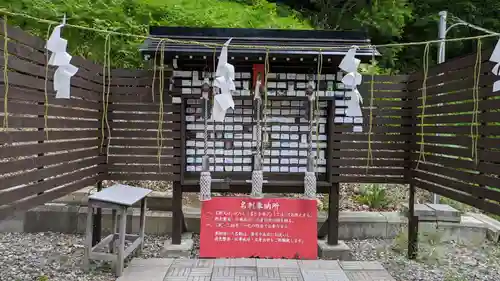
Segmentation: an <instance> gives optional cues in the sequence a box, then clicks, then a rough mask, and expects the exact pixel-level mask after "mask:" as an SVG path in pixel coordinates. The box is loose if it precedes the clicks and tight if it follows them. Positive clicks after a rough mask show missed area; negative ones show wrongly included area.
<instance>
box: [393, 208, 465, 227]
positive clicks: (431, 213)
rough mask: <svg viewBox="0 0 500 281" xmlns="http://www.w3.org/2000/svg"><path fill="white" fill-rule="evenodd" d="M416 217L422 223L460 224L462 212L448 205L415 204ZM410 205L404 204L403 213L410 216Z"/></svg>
mask: <svg viewBox="0 0 500 281" xmlns="http://www.w3.org/2000/svg"><path fill="white" fill-rule="evenodd" d="M414 208H415V215H416V216H417V217H418V219H419V220H420V221H431V222H432V221H444V222H457V223H458V222H460V211H458V210H457V209H455V208H453V207H451V206H449V205H446V204H415V207H414ZM408 212H409V208H408V204H403V210H402V213H403V214H404V215H405V216H408Z"/></svg>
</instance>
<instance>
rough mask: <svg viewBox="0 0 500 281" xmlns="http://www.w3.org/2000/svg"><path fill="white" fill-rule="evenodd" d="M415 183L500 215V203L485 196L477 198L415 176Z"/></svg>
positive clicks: (420, 186)
mask: <svg viewBox="0 0 500 281" xmlns="http://www.w3.org/2000/svg"><path fill="white" fill-rule="evenodd" d="M413 183H414V184H415V185H416V186H417V187H419V188H423V189H425V190H428V191H430V192H433V193H437V194H440V195H442V196H445V197H448V198H453V199H455V200H457V201H460V202H463V203H465V204H469V205H471V206H474V207H476V208H479V209H481V210H484V211H486V212H489V213H492V214H496V215H500V205H499V204H497V203H493V202H490V201H487V200H484V199H483V198H477V197H474V196H471V195H468V194H466V193H462V192H458V191H456V190H453V189H451V188H446V187H444V186H438V185H434V184H432V183H428V182H423V181H421V180H420V179H418V178H415V179H414V180H413Z"/></svg>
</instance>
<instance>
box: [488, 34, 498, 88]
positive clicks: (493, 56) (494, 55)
mask: <svg viewBox="0 0 500 281" xmlns="http://www.w3.org/2000/svg"><path fill="white" fill-rule="evenodd" d="M490 61H492V62H496V63H497V64H496V65H495V66H494V67H493V69H492V72H493V74H495V75H497V76H500V40H498V42H497V45H496V46H495V49H494V50H493V53H492V54H491V57H490ZM499 78H500V77H499ZM498 91H500V80H498V81H496V82H495V83H493V92H498Z"/></svg>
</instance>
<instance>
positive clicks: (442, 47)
mask: <svg viewBox="0 0 500 281" xmlns="http://www.w3.org/2000/svg"><path fill="white" fill-rule="evenodd" d="M447 16H448V12H446V11H441V12H439V29H438V37H439V40H443V41H441V42H440V43H439V51H438V57H437V62H438V64H441V63H443V62H444V61H445V59H446V41H444V40H445V39H446V18H447ZM432 197H433V199H432V202H433V203H434V204H439V201H440V198H439V194H435V193H434V194H433V196H432Z"/></svg>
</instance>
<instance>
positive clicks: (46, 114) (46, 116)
mask: <svg viewBox="0 0 500 281" xmlns="http://www.w3.org/2000/svg"><path fill="white" fill-rule="evenodd" d="M51 28H52V24H49V27H48V28H47V35H46V36H45V41H49V37H50V29H51ZM48 82H49V50H48V49H47V48H45V81H44V95H45V103H44V106H45V108H44V112H43V121H44V126H45V129H44V130H45V138H46V139H47V140H49V125H48V123H49V94H48V91H47V88H48Z"/></svg>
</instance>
